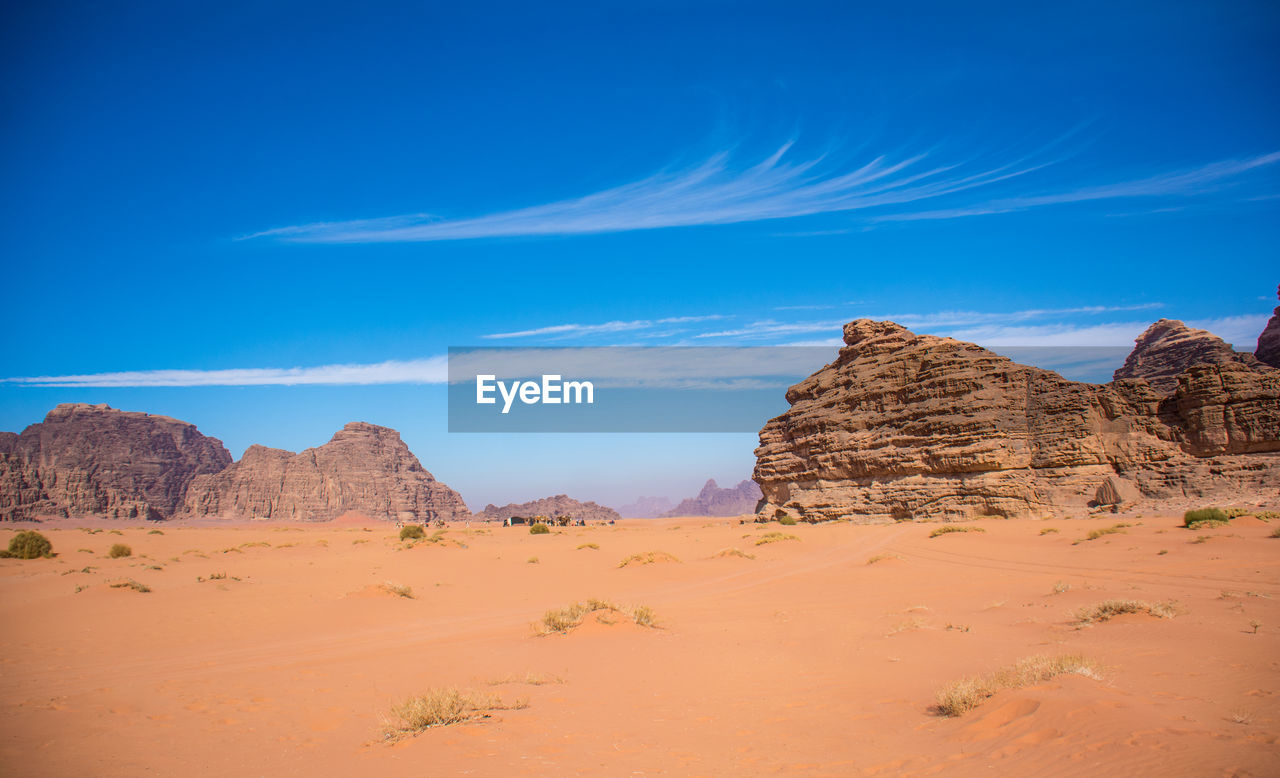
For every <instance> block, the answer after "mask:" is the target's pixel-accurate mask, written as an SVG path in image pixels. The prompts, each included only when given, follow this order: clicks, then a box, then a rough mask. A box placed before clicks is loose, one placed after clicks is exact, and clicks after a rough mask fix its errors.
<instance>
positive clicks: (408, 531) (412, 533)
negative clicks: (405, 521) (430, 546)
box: [400, 524, 427, 540]
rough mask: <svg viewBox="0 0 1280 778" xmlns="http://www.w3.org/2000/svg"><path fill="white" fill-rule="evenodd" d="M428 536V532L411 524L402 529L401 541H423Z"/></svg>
mask: <svg viewBox="0 0 1280 778" xmlns="http://www.w3.org/2000/svg"><path fill="white" fill-rule="evenodd" d="M426 536H427V531H426V530H425V529H423V528H422V527H421V526H420V525H418V524H410V525H408V526H407V527H401V528H400V539H401V540H422V539H423V538H425V537H426Z"/></svg>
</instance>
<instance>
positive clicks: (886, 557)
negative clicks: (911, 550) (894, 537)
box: [867, 554, 902, 565]
mask: <svg viewBox="0 0 1280 778" xmlns="http://www.w3.org/2000/svg"><path fill="white" fill-rule="evenodd" d="M890 559H902V557H900V556H898V555H897V554H876V555H875V556H873V557H871V558H870V559H868V560H867V564H869V565H874V564H875V563H876V562H885V561H888V560H890Z"/></svg>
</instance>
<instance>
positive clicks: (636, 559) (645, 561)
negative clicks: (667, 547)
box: [618, 551, 680, 567]
mask: <svg viewBox="0 0 1280 778" xmlns="http://www.w3.org/2000/svg"><path fill="white" fill-rule="evenodd" d="M679 561H680V560H679V559H676V558H675V557H674V556H672V555H671V554H668V553H667V552H665V551H645V552H644V553H642V554H632V555H631V556H629V557H627V558H626V559H623V560H622V561H621V562H619V563H618V567H626V566H627V565H651V564H653V563H654V562H679Z"/></svg>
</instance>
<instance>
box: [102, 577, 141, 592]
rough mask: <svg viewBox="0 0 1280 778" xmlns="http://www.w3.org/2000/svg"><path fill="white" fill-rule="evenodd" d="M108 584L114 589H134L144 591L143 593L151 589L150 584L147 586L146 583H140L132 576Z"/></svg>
mask: <svg viewBox="0 0 1280 778" xmlns="http://www.w3.org/2000/svg"><path fill="white" fill-rule="evenodd" d="M107 585H108V586H110V587H111V588H112V589H132V590H133V591H135V592H142V593H143V594H146V593H147V592H149V591H151V587H150V586H147V585H146V584H144V583H138V582H137V581H135V580H133V579H132V578H125V579H122V580H119V581H112V582H111V583H109V584H107Z"/></svg>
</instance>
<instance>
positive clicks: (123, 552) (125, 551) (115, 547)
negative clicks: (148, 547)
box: [107, 543, 133, 559]
mask: <svg viewBox="0 0 1280 778" xmlns="http://www.w3.org/2000/svg"><path fill="white" fill-rule="evenodd" d="M107 556H109V557H111V558H112V559H120V558H121V557H126V556H133V549H131V548H129V547H128V546H126V545H125V544H123V543H112V544H111V550H110V551H108V552H107Z"/></svg>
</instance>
